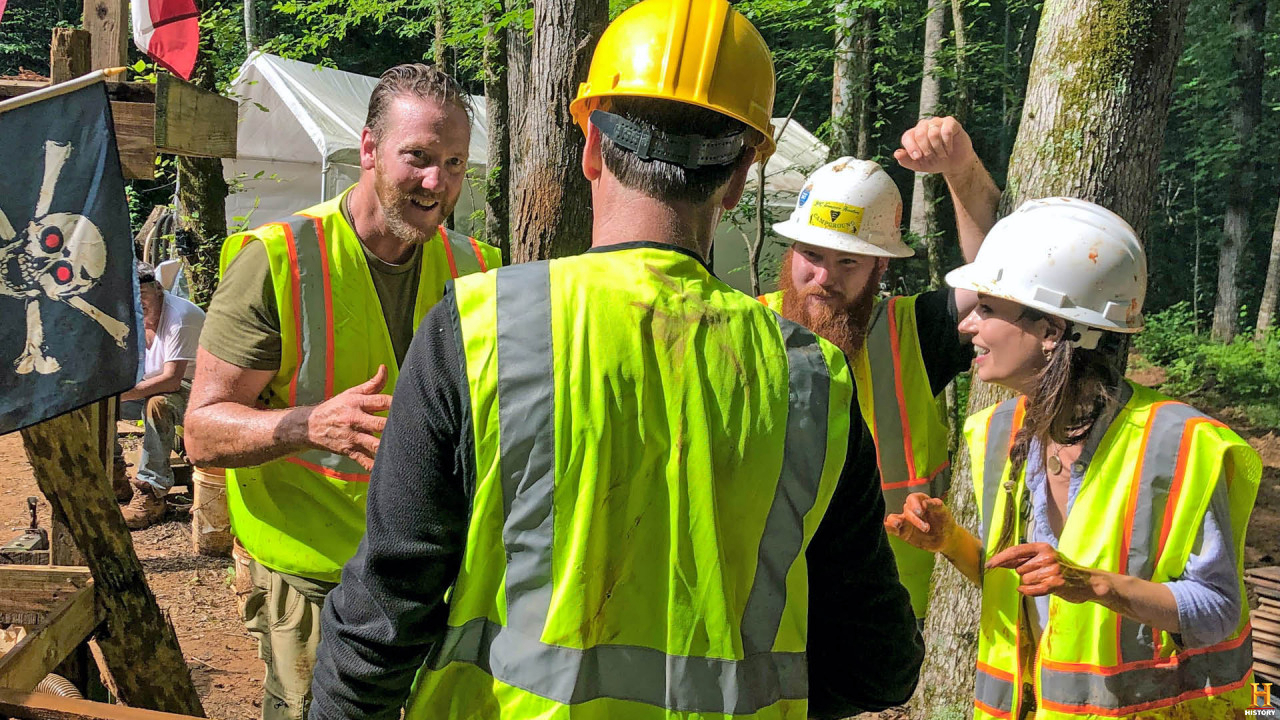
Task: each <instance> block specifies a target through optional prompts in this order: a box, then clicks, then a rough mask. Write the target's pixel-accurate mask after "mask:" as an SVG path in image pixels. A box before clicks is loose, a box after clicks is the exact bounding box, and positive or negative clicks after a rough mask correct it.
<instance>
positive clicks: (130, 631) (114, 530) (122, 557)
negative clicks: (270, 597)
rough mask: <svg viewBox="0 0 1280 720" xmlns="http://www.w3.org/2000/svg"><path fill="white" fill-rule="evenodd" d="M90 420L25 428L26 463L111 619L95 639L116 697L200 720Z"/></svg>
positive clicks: (75, 416) (79, 414)
mask: <svg viewBox="0 0 1280 720" xmlns="http://www.w3.org/2000/svg"><path fill="white" fill-rule="evenodd" d="M91 415H92V414H91V413H90V412H89V411H88V410H87V409H85V408H81V409H79V410H74V411H72V412H69V413H66V414H64V415H60V416H58V417H56V418H53V419H52V420H46V421H45V422H42V423H40V424H38V425H33V426H31V427H29V428H26V429H24V430H22V441H23V445H24V446H25V448H26V452H27V459H28V460H29V461H30V462H31V469H32V472H33V474H34V475H35V478H36V483H37V484H38V485H39V486H40V490H41V491H42V492H43V493H44V495H45V497H46V498H48V500H49V504H50V505H53V506H55V507H60V508H61V509H62V511H63V512H64V514H65V515H66V517H67V527H68V528H69V529H70V531H71V534H72V535H74V536H75V540H76V545H78V546H80V550H81V552H83V553H84V555H85V562H86V563H87V564H88V566H89V569H90V571H91V572H92V573H93V578H94V584H95V586H96V588H97V593H98V604H99V606H101V607H102V610H103V613H104V617H105V618H106V621H105V622H104V623H103V625H102V628H101V629H100V630H99V631H98V635H97V641H98V646H99V647H100V648H101V650H102V657H103V659H104V660H105V661H106V665H107V670H108V671H109V673H110V675H111V676H112V677H113V678H114V679H115V682H116V689H117V691H118V692H117V696H118V697H119V698H120V700H121V701H122V702H124V703H125V704H126V705H130V706H132V707H146V708H152V709H156V710H162V711H166V712H177V713H181V714H185V715H196V716H203V715H204V710H203V708H202V707H201V705H200V696H199V694H198V693H197V692H196V688H195V685H194V684H193V683H192V682H191V672H190V671H189V670H188V668H187V663H186V660H185V658H184V657H183V655H182V648H181V647H179V646H178V638H177V635H176V634H175V633H174V631H173V626H172V625H171V624H170V622H169V619H168V618H167V617H166V616H165V615H164V613H162V612H161V611H160V607H159V606H158V605H157V604H156V599H155V596H154V595H153V594H152V593H151V589H150V588H149V587H147V580H146V576H145V575H144V573H143V571H142V563H141V562H139V560H138V554H137V552H135V551H134V549H133V541H132V539H131V538H130V536H129V529H128V528H127V527H125V524H124V517H123V516H122V515H121V514H120V508H119V506H118V505H116V502H115V494H114V493H113V492H112V490H111V483H110V481H109V480H108V476H107V468H106V467H104V464H103V461H102V455H101V454H100V453H99V452H98V450H99V445H98V439H97V437H95V433H94V427H95V426H94V423H93V422H92V416H91ZM0 715H3V713H2V712H0Z"/></svg>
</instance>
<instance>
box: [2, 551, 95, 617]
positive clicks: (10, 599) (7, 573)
mask: <svg viewBox="0 0 1280 720" xmlns="http://www.w3.org/2000/svg"><path fill="white" fill-rule="evenodd" d="M20 571H27V572H20ZM89 581H90V578H89V571H88V569H87V568H58V567H50V566H43V567H42V566H39V565H4V566H0V587H3V588H4V592H3V593H0V622H6V623H9V624H12V625H38V624H40V623H41V622H43V621H44V619H45V618H46V617H47V616H48V615H49V613H51V612H53V611H54V610H55V609H56V608H57V607H58V606H59V605H60V604H62V603H63V602H64V601H65V600H66V599H67V598H69V597H71V596H72V595H75V594H76V593H77V592H79V591H80V590H81V589H83V588H84V587H86V586H87V585H88V584H89Z"/></svg>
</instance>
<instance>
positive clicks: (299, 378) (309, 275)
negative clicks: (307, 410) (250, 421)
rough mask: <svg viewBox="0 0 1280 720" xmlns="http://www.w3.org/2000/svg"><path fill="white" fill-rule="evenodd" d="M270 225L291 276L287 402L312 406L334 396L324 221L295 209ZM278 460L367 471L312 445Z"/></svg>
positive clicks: (344, 472)
mask: <svg viewBox="0 0 1280 720" xmlns="http://www.w3.org/2000/svg"><path fill="white" fill-rule="evenodd" d="M274 224H276V225H278V226H280V228H281V229H282V230H283V231H284V237H285V242H286V243H287V244H288V248H289V260H290V266H291V267H290V272H291V273H292V275H293V283H292V285H293V309H294V327H295V328H297V333H296V335H295V337H296V342H297V347H296V352H297V358H298V367H297V370H296V371H295V372H294V374H293V377H292V378H291V379H290V381H289V405H290V406H292V407H297V406H299V405H318V404H320V403H322V402H324V401H325V400H327V399H329V398H331V397H333V395H334V392H333V362H334V360H333V352H334V342H333V287H332V283H331V282H330V279H329V256H328V244H327V243H326V241H325V237H324V226H323V224H322V220H321V218H318V217H313V216H310V215H301V214H299V215H291V216H290V217H288V218H287V219H285V220H284V221H283V222H279V223H274ZM247 239H248V238H246V240H247ZM284 460H285V462H289V463H293V464H294V465H298V466H300V467H303V468H305V469H307V470H310V471H312V472H318V473H320V474H322V475H327V476H328V477H331V478H334V479H337V480H346V481H347V482H369V471H368V470H365V469H364V468H363V467H362V466H361V465H360V463H358V462H356V461H355V460H352V459H351V458H349V457H347V456H346V455H341V454H338V453H332V452H327V451H324V450H314V449H313V450H306V451H304V452H300V453H298V454H296V455H292V456H290V457H287V458H284Z"/></svg>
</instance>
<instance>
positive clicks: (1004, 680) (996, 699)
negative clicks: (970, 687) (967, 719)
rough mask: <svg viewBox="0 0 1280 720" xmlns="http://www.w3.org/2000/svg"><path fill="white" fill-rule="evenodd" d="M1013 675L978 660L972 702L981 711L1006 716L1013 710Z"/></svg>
mask: <svg viewBox="0 0 1280 720" xmlns="http://www.w3.org/2000/svg"><path fill="white" fill-rule="evenodd" d="M1013 689H1014V686H1013V675H1012V674H1011V673H1007V672H1005V671H1003V670H1000V669H997V668H993V667H991V666H990V665H988V664H986V663H984V662H982V661H978V673H977V678H976V680H975V683H974V691H973V695H974V700H973V701H974V703H976V704H977V705H978V707H979V709H981V710H982V711H983V712H985V713H987V714H988V715H995V716H997V717H1008V716H1009V714H1010V713H1012V712H1013Z"/></svg>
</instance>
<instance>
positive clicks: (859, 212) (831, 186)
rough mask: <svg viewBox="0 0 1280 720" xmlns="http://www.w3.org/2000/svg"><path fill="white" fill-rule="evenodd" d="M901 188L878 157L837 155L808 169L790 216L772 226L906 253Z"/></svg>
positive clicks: (846, 248) (866, 250) (837, 245)
mask: <svg viewBox="0 0 1280 720" xmlns="http://www.w3.org/2000/svg"><path fill="white" fill-rule="evenodd" d="M901 222H902V194H901V193H899V192H898V186H897V185H895V184H894V183H893V180H892V179H891V178H890V177H889V174H888V173H886V172H885V171H884V168H882V167H880V165H879V164H878V163H873V162H871V161H870V160H855V159H854V158H851V157H842V158H840V159H839V160H836V161H835V162H830V163H827V164H826V165H823V166H822V167H820V168H818V169H817V170H816V171H814V173H813V175H810V176H809V181H808V182H806V183H805V185H804V189H803V190H801V191H800V197H799V198H797V199H796V209H795V210H794V211H792V213H791V218H790V219H789V220H787V221H786V222H780V223H777V224H776V225H774V226H773V230H774V232H776V233H778V234H779V235H782V236H785V237H789V238H791V239H792V240H796V241H799V242H802V243H805V244H806V245H817V246H818V247H824V248H829V249H831V250H840V251H843V252H849V253H854V254H857V255H873V256H875V257H910V256H912V255H914V254H915V251H914V250H912V249H911V248H909V247H907V245H906V244H905V243H903V242H902V231H901V230H899V229H898V225H899V224H900V223H901Z"/></svg>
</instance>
